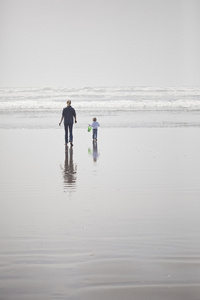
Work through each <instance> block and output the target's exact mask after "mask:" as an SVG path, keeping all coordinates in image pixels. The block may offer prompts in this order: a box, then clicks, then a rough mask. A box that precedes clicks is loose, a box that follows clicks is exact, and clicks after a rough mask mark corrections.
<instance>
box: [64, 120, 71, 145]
mask: <svg viewBox="0 0 200 300" xmlns="http://www.w3.org/2000/svg"><path fill="white" fill-rule="evenodd" d="M64 126H65V143H66V144H67V143H68V130H69V142H73V134H72V129H73V124H64Z"/></svg>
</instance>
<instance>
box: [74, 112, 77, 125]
mask: <svg viewBox="0 0 200 300" xmlns="http://www.w3.org/2000/svg"><path fill="white" fill-rule="evenodd" d="M74 121H75V123H77V119H76V111H75V110H74Z"/></svg>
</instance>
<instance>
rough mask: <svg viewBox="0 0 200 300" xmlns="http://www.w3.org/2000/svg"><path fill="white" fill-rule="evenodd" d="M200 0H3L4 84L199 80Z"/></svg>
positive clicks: (0, 62)
mask: <svg viewBox="0 0 200 300" xmlns="http://www.w3.org/2000/svg"><path fill="white" fill-rule="evenodd" d="M199 15H200V1H199V0H0V86H1V87H18V86H19V87H36V86H39V87H41V86H58V87H60V86H195V85H199V78H200V55H199V53H200V18H199Z"/></svg>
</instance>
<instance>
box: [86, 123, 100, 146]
mask: <svg viewBox="0 0 200 300" xmlns="http://www.w3.org/2000/svg"><path fill="white" fill-rule="evenodd" d="M92 120H93V123H92V125H89V126H91V127H92V132H93V135H92V138H93V140H94V141H97V129H98V127H99V126H100V125H99V123H98V122H97V118H93V119H92Z"/></svg>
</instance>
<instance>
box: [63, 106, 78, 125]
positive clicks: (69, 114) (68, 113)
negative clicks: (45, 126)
mask: <svg viewBox="0 0 200 300" xmlns="http://www.w3.org/2000/svg"><path fill="white" fill-rule="evenodd" d="M62 115H63V117H64V124H73V123H74V118H76V111H75V109H74V108H73V107H71V106H67V107H65V108H63V112H62Z"/></svg>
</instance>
